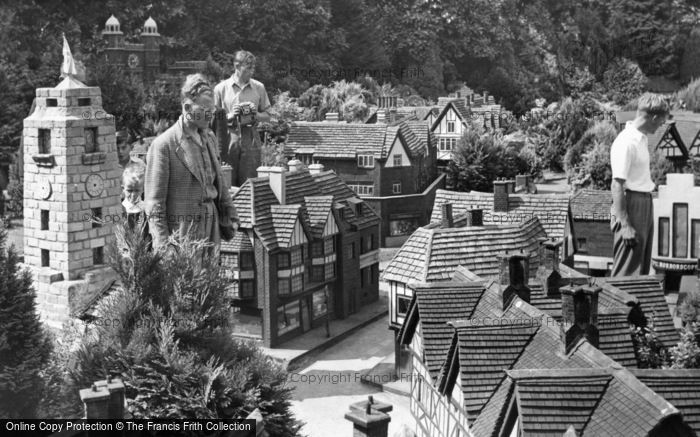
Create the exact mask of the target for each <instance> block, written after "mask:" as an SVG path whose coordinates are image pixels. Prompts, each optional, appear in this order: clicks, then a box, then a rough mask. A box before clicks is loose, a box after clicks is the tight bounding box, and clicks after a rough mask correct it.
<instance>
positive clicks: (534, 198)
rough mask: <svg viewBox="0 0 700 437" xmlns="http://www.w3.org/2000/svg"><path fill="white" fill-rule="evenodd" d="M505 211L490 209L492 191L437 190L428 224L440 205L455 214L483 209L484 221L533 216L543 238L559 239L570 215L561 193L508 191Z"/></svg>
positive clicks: (438, 217)
mask: <svg viewBox="0 0 700 437" xmlns="http://www.w3.org/2000/svg"><path fill="white" fill-rule="evenodd" d="M508 202H509V208H508V212H507V213H505V212H504V213H501V212H494V211H493V194H492V193H480V192H476V191H472V192H468V193H462V192H457V191H448V190H442V189H439V190H437V192H436V193H435V201H434V202H433V215H432V217H431V219H430V221H431V222H432V223H437V222H440V220H441V219H442V208H441V205H442V204H444V203H451V204H452V213H453V215H454V216H455V217H456V216H458V215H462V214H464V213H466V212H467V211H469V210H470V209H474V208H479V209H482V210H483V220H484V223H517V222H520V221H524V220H527V219H530V218H532V217H537V218H539V219H540V222H541V223H542V226H543V227H544V230H545V231H546V233H547V237H550V238H563V237H564V232H565V229H566V221H567V218H568V216H569V214H570V207H569V196H568V195H563V194H510V195H509V197H508Z"/></svg>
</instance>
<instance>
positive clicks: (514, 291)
mask: <svg viewBox="0 0 700 437" xmlns="http://www.w3.org/2000/svg"><path fill="white" fill-rule="evenodd" d="M499 261H500V262H499V269H498V276H499V283H500V284H501V285H502V286H505V287H506V288H505V289H504V290H503V309H505V308H506V307H508V305H509V304H510V301H511V300H512V299H513V296H515V295H517V296H518V297H519V298H520V299H522V300H524V301H525V302H527V303H530V287H528V281H529V275H530V255H529V254H528V253H526V252H524V251H522V250H521V251H519V252H506V253H504V254H502V255H501V256H500V259H499Z"/></svg>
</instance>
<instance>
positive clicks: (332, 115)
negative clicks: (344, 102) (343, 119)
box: [326, 112, 339, 122]
mask: <svg viewBox="0 0 700 437" xmlns="http://www.w3.org/2000/svg"><path fill="white" fill-rule="evenodd" d="M338 120H339V119H338V113H337V112H326V121H333V122H337V121H338Z"/></svg>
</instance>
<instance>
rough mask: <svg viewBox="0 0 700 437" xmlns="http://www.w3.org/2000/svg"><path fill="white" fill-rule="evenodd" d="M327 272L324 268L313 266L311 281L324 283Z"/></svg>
mask: <svg viewBox="0 0 700 437" xmlns="http://www.w3.org/2000/svg"><path fill="white" fill-rule="evenodd" d="M324 274H325V271H324V268H323V266H311V281H312V282H322V281H323V277H324Z"/></svg>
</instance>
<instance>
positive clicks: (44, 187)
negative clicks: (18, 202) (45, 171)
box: [39, 179, 51, 200]
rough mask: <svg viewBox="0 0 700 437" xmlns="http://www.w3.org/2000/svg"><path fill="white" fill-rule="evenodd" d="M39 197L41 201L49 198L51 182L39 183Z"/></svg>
mask: <svg viewBox="0 0 700 437" xmlns="http://www.w3.org/2000/svg"><path fill="white" fill-rule="evenodd" d="M39 196H41V198H42V199H43V200H46V199H48V198H49V197H51V182H49V181H47V180H46V179H44V180H43V181H41V182H39Z"/></svg>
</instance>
